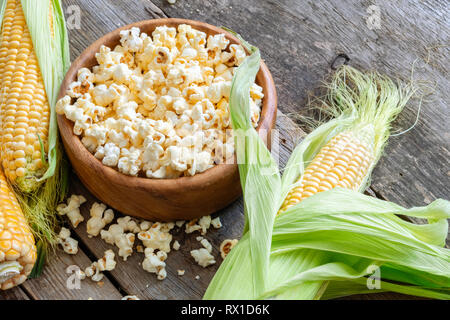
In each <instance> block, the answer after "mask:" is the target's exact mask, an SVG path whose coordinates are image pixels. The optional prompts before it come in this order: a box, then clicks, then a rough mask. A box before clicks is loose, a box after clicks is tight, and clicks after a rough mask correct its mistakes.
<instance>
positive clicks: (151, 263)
mask: <svg viewBox="0 0 450 320" xmlns="http://www.w3.org/2000/svg"><path fill="white" fill-rule="evenodd" d="M144 254H145V259H144V261H143V262H142V268H143V269H144V270H145V271H147V272H150V273H156V275H157V278H158V280H164V279H165V278H166V276H167V272H166V269H165V268H166V263H165V262H164V261H165V260H166V259H167V253H165V252H164V251H158V252H157V253H155V252H154V249H153V248H146V249H145V251H144Z"/></svg>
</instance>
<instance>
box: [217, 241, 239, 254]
mask: <svg viewBox="0 0 450 320" xmlns="http://www.w3.org/2000/svg"><path fill="white" fill-rule="evenodd" d="M238 242H239V241H238V240H237V239H233V240H231V239H226V240H223V242H222V243H221V244H220V249H219V251H220V255H221V256H222V259H225V258H226V256H227V255H228V253H230V251H231V249H233V247H234V246H235V245H236V244H237V243H238Z"/></svg>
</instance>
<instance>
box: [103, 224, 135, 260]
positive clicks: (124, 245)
mask: <svg viewBox="0 0 450 320" xmlns="http://www.w3.org/2000/svg"><path fill="white" fill-rule="evenodd" d="M118 220H119V219H118ZM122 221H123V220H122ZM100 236H101V238H102V239H103V240H104V241H105V242H106V243H109V244H112V245H115V246H116V247H118V248H119V256H120V257H122V258H123V260H124V261H127V258H128V257H129V256H130V255H131V254H132V253H133V244H134V240H135V238H136V236H135V235H134V233H132V232H129V233H125V232H124V227H123V224H122V225H120V224H112V225H110V226H109V228H108V230H101V231H100Z"/></svg>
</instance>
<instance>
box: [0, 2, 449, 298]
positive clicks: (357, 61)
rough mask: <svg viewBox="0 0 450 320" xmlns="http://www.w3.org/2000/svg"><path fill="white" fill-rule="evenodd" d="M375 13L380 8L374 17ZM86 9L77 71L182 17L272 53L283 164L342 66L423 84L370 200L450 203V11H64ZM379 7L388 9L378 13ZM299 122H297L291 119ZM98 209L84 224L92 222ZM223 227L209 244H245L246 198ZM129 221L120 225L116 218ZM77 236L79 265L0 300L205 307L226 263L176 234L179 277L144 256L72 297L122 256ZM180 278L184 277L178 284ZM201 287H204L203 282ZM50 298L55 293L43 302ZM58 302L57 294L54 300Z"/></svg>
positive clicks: (280, 6) (270, 6)
mask: <svg viewBox="0 0 450 320" xmlns="http://www.w3.org/2000/svg"><path fill="white" fill-rule="evenodd" d="M373 5H375V6H376V7H375V8H374V7H371V6H373ZM70 6H77V8H79V9H80V12H81V24H80V27H81V29H79V30H77V29H72V30H69V36H70V46H71V57H72V60H74V59H75V58H76V57H77V56H78V55H79V54H80V53H81V52H82V51H83V50H84V49H85V48H86V47H87V46H89V45H90V44H91V43H92V42H94V41H95V40H96V39H98V38H99V37H100V36H102V35H103V34H105V33H107V32H109V31H112V30H114V29H116V28H118V27H120V26H123V25H126V24H129V23H131V22H135V21H139V20H145V19H151V18H162V17H178V18H186V19H194V20H200V21H204V22H207V23H210V24H213V25H216V26H227V27H229V28H231V29H233V30H235V31H237V32H238V33H240V34H241V35H242V36H243V37H244V38H245V39H247V40H248V41H250V42H251V43H252V44H255V45H257V46H258V47H259V48H260V49H261V54H262V57H263V59H264V60H265V62H266V64H267V65H268V67H269V69H270V71H271V73H272V75H273V77H274V80H275V84H276V88H277V92H278V98H279V103H278V108H279V110H280V112H279V113H278V119H277V128H279V129H280V136H279V139H280V147H279V149H278V154H279V159H280V163H281V164H284V163H285V162H286V160H287V159H288V157H289V154H290V152H291V151H292V148H293V147H294V146H295V145H296V144H297V143H298V142H299V141H300V140H301V138H302V137H303V136H304V134H305V131H306V129H305V128H301V127H299V126H298V125H296V124H295V123H294V122H293V121H292V120H291V119H290V118H293V119H294V118H295V115H297V114H303V113H305V112H306V110H305V108H304V106H305V105H306V103H307V101H308V96H309V94H310V93H312V92H315V91H316V89H317V87H318V86H319V84H320V82H321V81H322V80H323V79H326V78H327V77H328V76H329V75H330V74H331V73H332V71H333V67H334V65H335V64H338V63H342V59H336V57H338V56H342V55H345V56H347V57H348V58H349V60H348V61H347V63H349V64H350V65H352V66H355V67H358V68H361V69H377V70H378V71H380V72H383V73H387V74H388V75H390V76H395V77H400V78H402V79H404V80H408V79H410V78H411V71H412V69H413V66H414V73H413V79H415V80H421V84H425V85H427V87H428V89H427V90H428V92H431V94H429V95H426V96H425V97H424V99H423V100H422V104H421V112H420V118H419V121H418V123H417V125H416V126H415V127H414V129H412V130H410V131H409V132H408V133H405V134H403V135H399V136H395V137H392V138H391V140H390V143H389V145H388V147H387V149H386V152H385V155H384V156H383V158H382V159H381V161H380V163H379V164H378V166H377V168H376V169H375V172H374V175H373V183H372V186H371V187H370V189H369V190H368V193H369V194H371V195H373V196H377V197H380V198H382V199H387V200H391V201H394V202H397V203H399V204H401V205H404V206H407V207H410V206H417V205H425V204H428V203H430V202H431V201H433V200H434V199H436V198H445V199H449V194H450V165H449V155H450V131H449V126H448V123H449V120H450V119H449V118H450V111H449V107H448V103H449V91H448V87H449V81H448V68H447V65H448V62H449V61H450V60H449V56H450V51H449V44H450V43H449V42H450V39H449V38H450V37H449V36H450V22H449V21H450V19H448V12H449V10H448V3H447V2H446V1H438V0H436V1H432V0H423V1H421V0H413V1H406V0H400V1H395V2H392V1H388V0H377V1H368V0H343V1H313V0H308V1H298V0H279V1H276V0H246V1H241V0H208V1H206V0H178V1H177V2H176V4H174V5H169V4H168V3H167V2H166V0H152V1H149V0H136V1H133V5H129V2H128V1H124V0H65V1H64V7H65V10H66V14H67V9H68V8H69V7H70ZM377 8H378V9H377ZM373 10H378V11H379V13H380V21H379V22H380V24H379V25H375V26H374V25H371V23H370V21H371V20H370V19H369V17H370V16H371V14H373ZM418 105H419V100H418V99H416V100H414V101H412V102H411V103H410V104H408V106H407V108H406V110H405V111H404V112H403V113H402V115H401V116H400V117H399V119H398V121H397V122H396V123H395V129H396V130H399V131H402V130H405V129H407V128H409V127H410V126H411V125H412V124H413V123H414V121H415V119H416V115H417V109H418ZM286 115H288V116H289V117H290V118H289V117H287V116H286ZM71 188H72V189H71V190H72V192H75V193H78V194H79V193H82V194H84V195H85V196H86V197H87V198H88V200H89V204H90V203H92V202H93V201H96V199H95V198H94V197H93V196H92V195H90V194H89V193H88V192H87V191H86V189H85V188H84V187H83V186H82V185H81V183H80V182H79V181H78V179H77V178H76V176H75V175H73V176H72V182H71ZM87 210H88V206H86V205H85V206H84V207H83V209H82V213H83V214H84V215H86V214H87ZM217 214H219V215H220V216H221V220H222V223H223V227H222V228H221V229H219V230H212V231H210V232H209V233H208V234H207V235H206V238H207V239H208V240H210V241H211V242H212V243H213V247H214V255H215V257H218V250H217V248H218V245H219V244H220V242H221V241H222V240H223V239H226V238H238V237H239V236H240V233H241V231H242V228H243V208H242V199H239V200H238V201H236V202H234V203H233V204H232V205H230V206H229V207H227V208H225V209H224V210H222V211H221V212H218V213H217ZM116 216H118V214H116ZM73 233H74V234H75V236H76V237H77V238H78V239H79V240H80V242H81V243H82V246H81V250H80V251H81V252H80V253H79V254H78V255H77V256H76V257H70V256H67V255H65V254H63V253H58V254H57V255H56V257H55V258H54V259H52V260H51V261H50V263H49V265H48V267H47V269H46V274H45V275H44V276H43V278H42V279H35V280H31V281H27V282H26V283H25V284H23V285H22V286H21V287H19V288H16V289H14V290H10V291H5V292H0V299H27V298H28V299H64V298H67V299H69V298H70V299H87V298H88V297H89V296H91V297H92V298H94V299H118V298H120V296H122V295H125V294H136V295H138V296H139V297H140V298H142V299H144V298H147V299H186V298H189V299H200V298H201V296H202V294H203V292H204V291H205V289H206V287H207V284H208V282H209V280H210V279H211V277H212V276H213V274H214V272H215V271H216V270H217V268H218V266H219V264H220V262H221V259H220V257H218V258H217V263H216V264H215V265H213V266H211V267H208V268H201V267H199V266H198V265H196V264H195V263H194V262H193V259H192V258H191V257H190V255H189V250H191V249H193V248H198V247H200V246H199V243H198V242H197V241H196V240H195V237H196V236H197V235H198V234H191V235H186V234H185V233H184V232H175V238H176V239H179V241H180V243H181V249H180V251H177V252H172V253H170V254H169V258H168V260H167V264H168V267H167V270H168V277H167V279H166V280H164V281H158V280H156V279H155V277H154V275H152V274H149V273H147V272H145V271H143V270H142V268H141V266H140V263H141V262H142V260H143V256H142V254H139V253H135V254H134V255H133V256H132V257H130V258H129V259H128V261H127V262H123V261H118V266H117V267H116V269H115V270H114V271H112V272H111V273H107V278H106V279H105V280H106V281H105V284H104V285H103V287H101V288H98V286H97V284H95V283H93V282H92V281H91V280H85V281H84V282H82V286H81V289H80V290H78V291H77V292H67V291H68V290H67V289H66V287H65V282H66V280H67V274H65V269H66V267H67V265H68V264H71V263H76V264H79V265H80V266H81V265H82V266H86V265H87V264H88V263H89V261H93V260H96V259H98V258H100V257H101V256H102V255H103V252H104V250H106V249H109V248H111V247H110V246H109V245H107V244H105V243H104V242H103V241H101V240H100V239H97V238H94V239H91V238H88V237H87V235H86V231H85V224H81V225H80V226H79V227H78V228H77V229H76V230H75V232H73ZM177 269H185V270H186V274H185V275H184V276H182V277H179V276H178V275H177V274H176V270H177ZM196 275H199V276H200V279H198V280H196V279H195V276H196ZM40 287H46V288H47V287H51V288H53V290H49V291H51V292H42V291H44V290H40ZM45 291H47V290H45ZM411 298H412V297H409V296H401V295H398V294H392V293H382V294H373V295H359V296H353V297H349V298H347V299H411Z"/></svg>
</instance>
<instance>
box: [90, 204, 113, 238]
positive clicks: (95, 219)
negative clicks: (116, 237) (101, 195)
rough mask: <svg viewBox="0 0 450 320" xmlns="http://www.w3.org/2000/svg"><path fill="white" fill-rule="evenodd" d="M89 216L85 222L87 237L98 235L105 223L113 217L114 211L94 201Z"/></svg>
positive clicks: (109, 221)
mask: <svg viewBox="0 0 450 320" xmlns="http://www.w3.org/2000/svg"><path fill="white" fill-rule="evenodd" d="M90 214H91V218H90V219H89V220H88V222H87V233H88V236H89V237H92V236H94V237H96V236H98V235H99V233H100V230H102V229H103V228H104V227H105V226H106V225H107V224H109V223H111V221H113V219H114V212H113V211H112V210H111V209H106V205H105V204H103V203H97V202H95V203H94V204H93V205H92V207H91V210H90Z"/></svg>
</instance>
